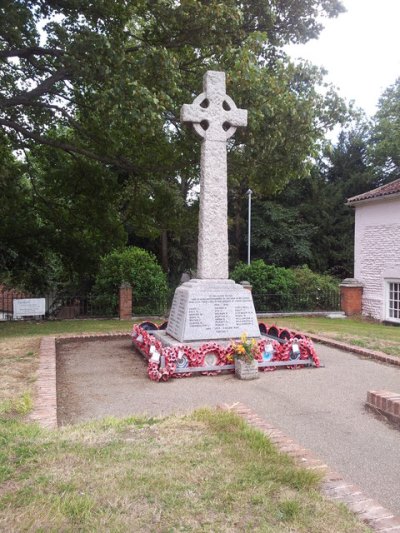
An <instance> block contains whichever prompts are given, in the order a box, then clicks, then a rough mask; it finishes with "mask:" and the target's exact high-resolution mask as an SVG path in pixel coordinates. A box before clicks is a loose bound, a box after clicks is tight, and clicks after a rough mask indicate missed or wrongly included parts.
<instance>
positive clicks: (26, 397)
mask: <svg viewBox="0 0 400 533" xmlns="http://www.w3.org/2000/svg"><path fill="white" fill-rule="evenodd" d="M39 343H40V340H39V339H32V338H29V337H20V338H9V339H3V340H2V341H1V342H0V375H1V380H0V415H3V416H4V415H8V416H15V415H25V414H27V413H28V412H29V411H30V409H31V408H32V397H33V393H34V382H35V379H36V371H37V367H38V361H39V358H38V354H39Z"/></svg>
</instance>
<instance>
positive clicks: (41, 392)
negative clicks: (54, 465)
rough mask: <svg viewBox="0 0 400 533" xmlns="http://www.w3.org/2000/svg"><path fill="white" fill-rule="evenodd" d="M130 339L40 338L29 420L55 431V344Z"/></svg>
mask: <svg viewBox="0 0 400 533" xmlns="http://www.w3.org/2000/svg"><path fill="white" fill-rule="evenodd" d="M119 337H121V338H123V337H127V338H128V337H130V333H123V332H116V333H82V334H80V335H75V334H70V335H61V336H59V337H56V336H51V337H42V338H41V339H40V349H39V367H38V371H37V380H36V385H37V387H36V389H37V394H36V398H35V402H34V408H33V410H32V412H31V413H30V414H29V417H28V418H29V420H31V421H34V422H38V423H39V425H40V426H42V427H45V428H49V429H56V428H57V427H58V423H57V374H56V364H57V344H66V343H69V342H79V341H82V340H95V339H103V340H108V339H109V340H112V339H116V338H119Z"/></svg>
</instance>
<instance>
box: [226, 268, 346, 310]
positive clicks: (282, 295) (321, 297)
mask: <svg viewBox="0 0 400 533" xmlns="http://www.w3.org/2000/svg"><path fill="white" fill-rule="evenodd" d="M231 278H232V279H234V280H235V281H236V282H240V281H249V282H250V284H251V285H252V286H253V299H254V305H255V307H256V310H257V311H259V312H262V311H316V310H319V309H323V310H329V309H336V308H337V302H338V285H337V282H336V280H335V279H334V278H332V277H331V276H327V275H322V274H316V273H314V272H312V271H311V270H310V269H309V268H308V266H303V267H299V268H292V269H291V268H283V267H277V266H275V265H266V264H265V263H264V261H263V260H262V259H258V260H256V261H253V262H252V263H251V265H245V264H244V263H239V264H238V265H237V266H236V267H235V269H234V270H233V272H232V273H231Z"/></svg>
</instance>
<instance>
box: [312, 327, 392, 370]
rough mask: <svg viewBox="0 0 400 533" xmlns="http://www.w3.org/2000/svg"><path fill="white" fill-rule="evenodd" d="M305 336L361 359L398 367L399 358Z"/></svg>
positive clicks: (334, 341)
mask: <svg viewBox="0 0 400 533" xmlns="http://www.w3.org/2000/svg"><path fill="white" fill-rule="evenodd" d="M306 335H307V337H309V338H310V339H311V340H313V341H315V342H320V343H321V344H326V345H327V346H332V347H333V348H339V349H340V350H345V351H347V352H353V353H356V354H357V355H362V356H363V357H368V358H369V359H375V360H376V361H380V362H382V363H388V364H390V365H395V366H400V357H396V356H394V355H388V354H386V353H383V352H379V351H375V350H368V349H367V348H361V347H360V346H354V345H352V344H347V343H345V342H342V341H337V340H335V339H330V338H329V337H321V336H320V335H314V334H313V333H306Z"/></svg>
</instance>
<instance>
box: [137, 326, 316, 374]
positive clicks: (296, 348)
mask: <svg viewBox="0 0 400 533" xmlns="http://www.w3.org/2000/svg"><path fill="white" fill-rule="evenodd" d="M149 324H150V323H149V322H145V323H142V324H135V325H134V326H133V330H132V343H133V345H134V346H135V347H136V348H137V349H138V350H139V351H140V352H141V353H142V354H143V356H144V357H145V358H146V359H147V361H148V367H147V373H148V376H149V378H150V379H151V380H153V381H168V380H169V379H170V378H184V377H190V376H192V375H194V369H196V373H199V372H200V373H201V374H203V375H206V376H213V375H217V374H220V373H221V372H222V371H229V372H234V359H235V357H242V358H250V359H248V360H251V359H256V360H257V361H258V363H259V365H260V366H259V371H263V372H269V371H272V370H276V368H277V367H276V366H274V365H273V363H274V362H287V365H285V368H291V369H296V368H303V366H304V365H299V364H296V363H297V362H298V361H301V360H303V361H305V360H310V363H312V364H313V365H314V366H316V367H319V366H320V362H319V359H318V356H317V354H316V352H315V349H314V345H313V343H312V341H311V339H308V338H306V337H305V336H304V335H303V334H301V333H297V332H292V331H289V330H287V329H280V328H278V327H277V326H271V327H268V326H267V325H266V324H263V323H261V324H260V331H261V332H262V333H264V334H265V335H267V336H262V337H261V339H260V340H256V339H251V340H249V339H248V338H247V335H246V334H243V335H242V336H241V339H240V341H236V342H235V341H232V342H231V343H230V344H229V345H227V346H223V345H221V344H217V343H216V342H208V343H205V344H203V345H201V346H200V348H197V349H194V348H192V347H191V346H189V345H184V344H182V345H180V346H176V347H171V346H165V347H164V346H163V345H162V343H161V342H160V341H159V340H157V339H156V338H155V337H154V336H153V335H151V329H153V330H155V329H158V328H157V326H156V325H155V324H151V329H150V330H149ZM143 326H144V327H143ZM269 330H271V335H270V336H268V335H269ZM291 363H292V364H291ZM202 367H204V371H203V370H201V368H202ZM191 369H193V370H191Z"/></svg>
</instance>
